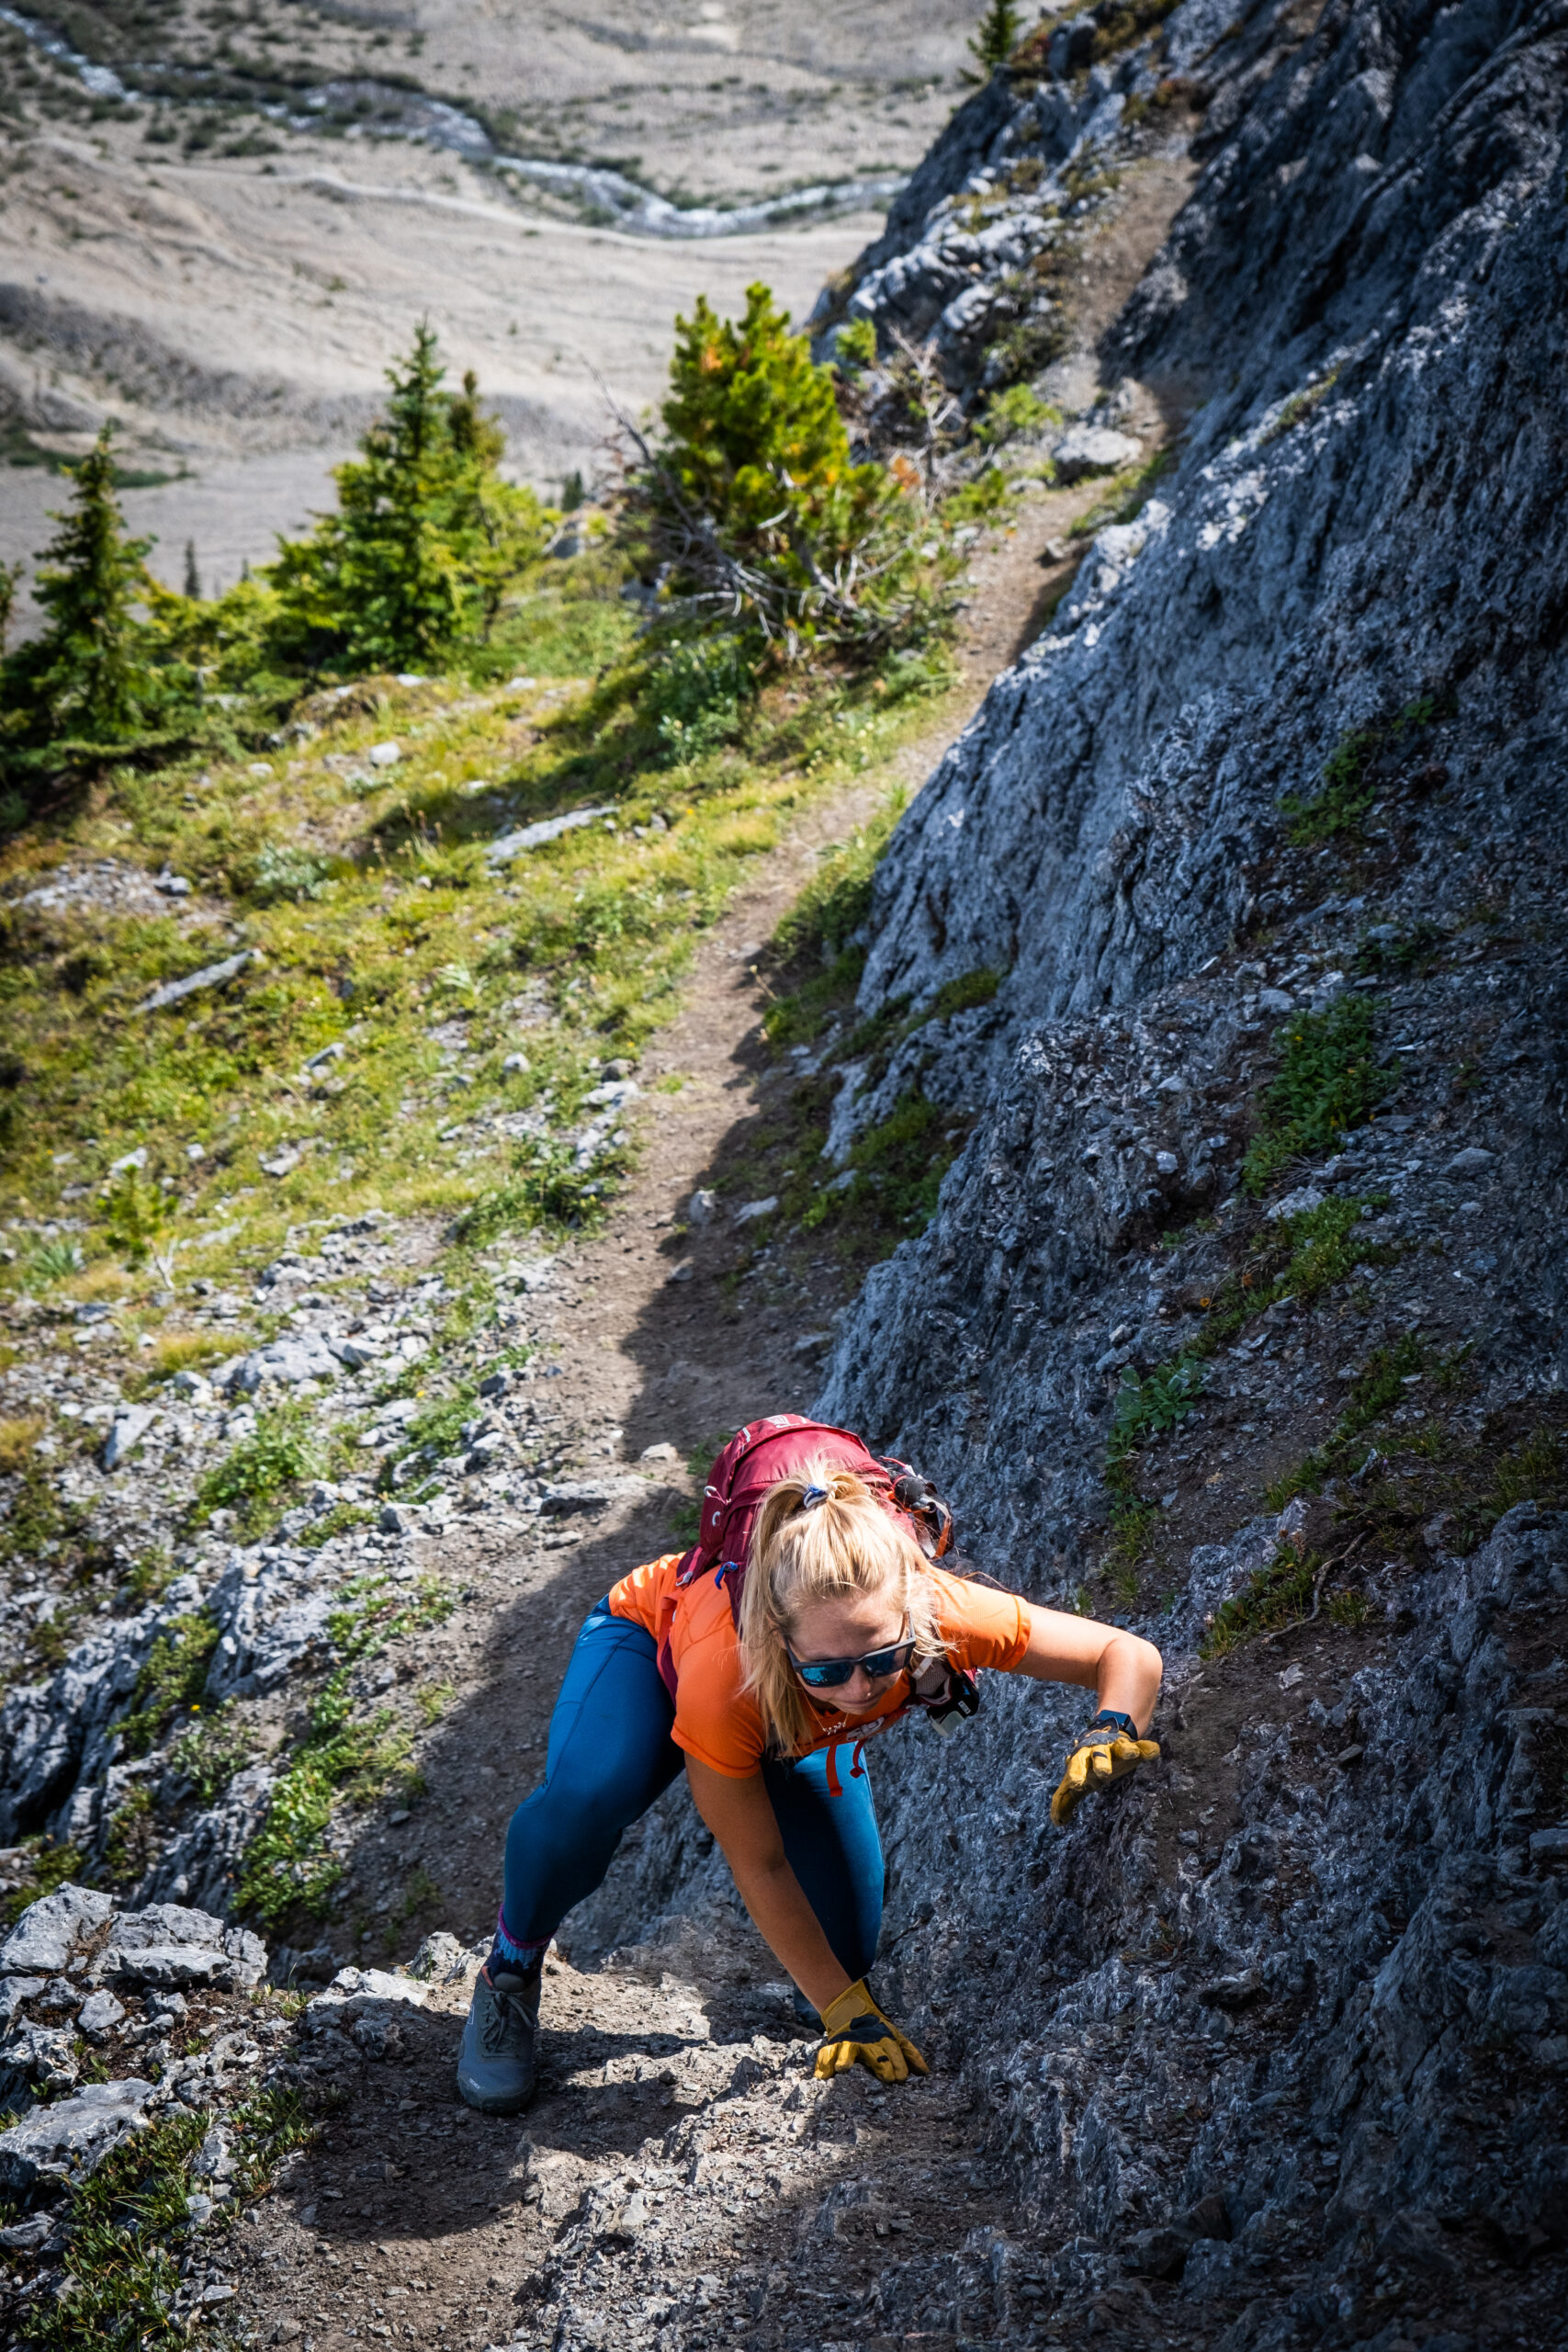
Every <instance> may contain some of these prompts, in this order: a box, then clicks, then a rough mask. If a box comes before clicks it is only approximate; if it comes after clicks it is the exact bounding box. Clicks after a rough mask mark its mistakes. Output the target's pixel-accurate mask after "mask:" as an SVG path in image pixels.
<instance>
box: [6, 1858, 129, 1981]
mask: <svg viewBox="0 0 1568 2352" xmlns="http://www.w3.org/2000/svg"><path fill="white" fill-rule="evenodd" d="M114 1907H115V1906H114V1899H113V1897H112V1896H111V1895H107V1894H96V1892H95V1891H94V1889H93V1888H92V1887H90V1886H74V1885H73V1884H72V1883H71V1881H70V1880H69V1879H68V1880H67V1881H66V1882H65V1883H64V1885H63V1886H57V1887H56V1888H55V1890H54V1893H53V1894H44V1895H40V1896H39V1900H38V1901H37V1902H36V1903H29V1904H28V1907H27V1909H26V1910H25V1911H24V1912H23V1914H22V1916H21V1917H20V1918H19V1919H18V1920H17V1924H16V1926H15V1927H14V1928H12V1930H11V1932H10V1934H9V1935H8V1936H7V1937H6V1940H5V1942H4V1943H3V1944H0V1976H33V1975H39V1976H44V1977H49V1976H60V1975H62V1974H63V1973H64V1972H65V1970H66V1969H67V1968H68V1967H69V1966H70V1964H71V1962H72V1961H73V1959H74V1957H75V1955H76V1953H77V1951H79V1950H80V1948H81V1946H82V1945H83V1944H85V1942H87V1940H88V1939H89V1938H90V1937H91V1936H92V1935H93V1934H94V1932H95V1930H96V1929H97V1928H102V1927H104V1926H105V1925H106V1924H107V1921H108V1920H109V1919H110V1918H111V1917H113V1914H114ZM42 1989H43V1988H42V1986H41V1985H40V1986H39V1991H40V1992H41V1991H42Z"/></svg>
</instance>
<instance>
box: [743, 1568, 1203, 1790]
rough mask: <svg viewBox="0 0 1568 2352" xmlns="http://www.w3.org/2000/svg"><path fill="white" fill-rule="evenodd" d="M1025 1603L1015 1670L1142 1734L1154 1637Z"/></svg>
mask: <svg viewBox="0 0 1568 2352" xmlns="http://www.w3.org/2000/svg"><path fill="white" fill-rule="evenodd" d="M1023 1605H1024V1607H1025V1608H1026V1609H1027V1610H1028V1611H1029V1647H1028V1649H1027V1650H1026V1651H1025V1652H1024V1654H1023V1656H1022V1657H1021V1659H1020V1660H1019V1662H1018V1664H1017V1666H1015V1667H1014V1668H1013V1672H1014V1673H1015V1674H1027V1675H1029V1676H1030V1677H1031V1678H1032V1680H1034V1681H1036V1682H1076V1683H1078V1684H1080V1685H1081V1686H1082V1688H1083V1689H1084V1690H1086V1691H1093V1692H1094V1693H1095V1695H1096V1697H1097V1698H1098V1699H1099V1701H1100V1705H1101V1706H1102V1707H1110V1708H1112V1709H1113V1710H1114V1711H1115V1713H1117V1714H1119V1715H1131V1716H1132V1718H1133V1721H1134V1723H1135V1724H1137V1726H1138V1729H1139V1731H1140V1733H1142V1732H1146V1731H1147V1730H1148V1727H1149V1722H1150V1719H1151V1717H1152V1716H1153V1714H1154V1711H1155V1701H1156V1699H1157V1698H1158V1697H1159V1686H1160V1678H1161V1676H1162V1675H1163V1674H1164V1671H1165V1661H1164V1660H1163V1659H1162V1657H1160V1654H1159V1652H1158V1650H1156V1647H1155V1645H1154V1644H1153V1642H1145V1641H1144V1640H1143V1639H1142V1638H1141V1637H1140V1635H1138V1634H1126V1633H1123V1632H1122V1629H1121V1627H1120V1626H1117V1625H1101V1624H1100V1623H1098V1622H1097V1621H1096V1620H1095V1619H1094V1618H1092V1617H1069V1616H1067V1615H1066V1612H1065V1611H1062V1610H1059V1609H1036V1608H1035V1607H1034V1605H1033V1604H1032V1602H1030V1601H1026V1602H1025V1603H1024V1604H1023ZM715 1834H716V1833H715Z"/></svg>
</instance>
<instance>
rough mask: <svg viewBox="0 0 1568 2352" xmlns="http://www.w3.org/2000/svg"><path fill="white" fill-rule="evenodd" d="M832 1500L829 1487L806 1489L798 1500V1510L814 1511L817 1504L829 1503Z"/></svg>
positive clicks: (831, 1491)
mask: <svg viewBox="0 0 1568 2352" xmlns="http://www.w3.org/2000/svg"><path fill="white" fill-rule="evenodd" d="M832 1499H833V1489H832V1488H831V1487H807V1489H806V1492H805V1493H804V1494H803V1495H802V1496H801V1498H800V1508H801V1510H816V1509H817V1507H818V1504H819V1503H830V1502H831V1501H832Z"/></svg>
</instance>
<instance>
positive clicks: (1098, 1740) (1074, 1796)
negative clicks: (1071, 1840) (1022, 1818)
mask: <svg viewBox="0 0 1568 2352" xmlns="http://www.w3.org/2000/svg"><path fill="white" fill-rule="evenodd" d="M1158 1754H1159V1742H1158V1740H1157V1739H1134V1738H1131V1737H1130V1736H1129V1735H1128V1734H1127V1733H1126V1732H1125V1731H1123V1730H1122V1728H1121V1727H1120V1725H1118V1724H1097V1725H1096V1726H1095V1727H1094V1728H1093V1729H1092V1730H1089V1731H1086V1732H1085V1733H1084V1734H1083V1736H1081V1738H1080V1739H1079V1740H1078V1742H1077V1746H1076V1747H1075V1748H1074V1749H1073V1752H1072V1754H1071V1755H1070V1756H1069V1757H1068V1758H1067V1769H1066V1771H1065V1772H1064V1773H1063V1775H1062V1778H1061V1781H1060V1782H1059V1784H1058V1786H1057V1790H1056V1793H1055V1796H1054V1797H1053V1798H1052V1800H1051V1818H1052V1820H1053V1821H1054V1822H1055V1825H1056V1826H1057V1828H1058V1829H1061V1828H1065V1827H1066V1824H1067V1822H1068V1821H1070V1820H1071V1818H1072V1815H1073V1813H1074V1811H1075V1810H1076V1808H1077V1806H1078V1805H1079V1804H1081V1803H1082V1801H1083V1799H1084V1798H1085V1797H1087V1796H1090V1795H1092V1794H1093V1793H1095V1792H1097V1791H1098V1790H1100V1789H1108V1788H1109V1787H1110V1786H1111V1782H1112V1781H1123V1780H1125V1779H1126V1777H1127V1775H1128V1773H1129V1772H1135V1771H1136V1770H1137V1769H1138V1767H1139V1765H1140V1764H1152V1763H1153V1762H1154V1761H1155V1759H1156V1757H1157V1756H1158Z"/></svg>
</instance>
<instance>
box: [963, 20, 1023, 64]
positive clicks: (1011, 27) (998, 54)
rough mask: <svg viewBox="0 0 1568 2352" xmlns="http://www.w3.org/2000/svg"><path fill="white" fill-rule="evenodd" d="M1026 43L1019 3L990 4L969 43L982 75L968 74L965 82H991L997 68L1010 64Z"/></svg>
mask: <svg viewBox="0 0 1568 2352" xmlns="http://www.w3.org/2000/svg"><path fill="white" fill-rule="evenodd" d="M1022 39H1023V11H1022V10H1021V8H1020V7H1019V6H1018V5H1017V0H990V5H989V6H988V7H987V10H986V13H985V15H984V16H983V17H981V19H980V21H979V23H978V24H977V25H976V28H975V30H974V32H973V34H972V35H971V36H970V40H969V54H970V56H971V57H972V58H973V59H974V60H975V62H976V65H977V66H978V67H979V68H980V71H979V72H978V74H965V75H964V80H965V81H966V82H988V81H989V80H990V78H991V76H992V74H994V73H995V72H996V71H997V68H998V66H999V65H1005V64H1006V63H1007V62H1008V59H1009V58H1010V56H1011V55H1012V53H1013V51H1014V50H1015V49H1016V48H1017V47H1018V44H1019V42H1020V41H1021V40H1022Z"/></svg>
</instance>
